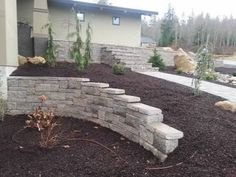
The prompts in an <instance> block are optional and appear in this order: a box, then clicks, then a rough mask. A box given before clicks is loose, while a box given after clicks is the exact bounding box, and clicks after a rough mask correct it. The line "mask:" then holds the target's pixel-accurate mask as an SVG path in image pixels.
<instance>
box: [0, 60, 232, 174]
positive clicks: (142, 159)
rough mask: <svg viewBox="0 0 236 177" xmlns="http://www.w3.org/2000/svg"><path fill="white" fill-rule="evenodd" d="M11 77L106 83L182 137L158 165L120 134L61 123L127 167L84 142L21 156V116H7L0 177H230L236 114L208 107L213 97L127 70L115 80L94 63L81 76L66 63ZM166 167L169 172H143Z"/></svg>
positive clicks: (0, 132)
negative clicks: (154, 111) (154, 110)
mask: <svg viewBox="0 0 236 177" xmlns="http://www.w3.org/2000/svg"><path fill="white" fill-rule="evenodd" d="M13 75H23V76H32V75H33V76H67V77H70V76H73V77H88V78H90V79H91V80H92V81H98V82H108V83H110V86H111V87H115V88H123V89H125V90H126V93H127V94H130V95H136V96H140V97H141V99H142V102H143V103H146V104H148V105H151V106H155V107H158V108H160V109H162V110H163V114H164V123H166V124H168V125H170V126H172V127H174V128H176V129H179V130H181V131H183V132H184V138H183V139H181V140H180V141H179V147H178V148H177V149H176V150H175V151H174V152H173V153H171V154H170V155H169V157H168V158H167V160H166V161H165V162H164V163H159V162H158V161H155V160H154V157H153V156H152V154H151V153H150V152H147V151H146V150H144V149H143V148H141V147H140V146H139V145H138V144H135V143H131V142H129V141H127V140H125V141H122V140H121V139H120V137H121V136H120V135H118V134H116V133H113V132H111V131H110V130H107V129H105V128H100V127H99V126H97V127H99V128H98V129H95V128H94V126H95V125H94V124H91V123H87V122H81V121H79V120H76V119H71V118H65V122H66V123H65V124H66V127H67V128H68V129H71V130H73V129H76V130H80V131H81V136H82V137H86V138H91V139H95V140H97V141H99V142H101V143H102V144H104V145H106V146H108V147H109V148H112V147H113V146H114V144H115V146H117V147H118V148H115V149H113V150H114V151H115V152H116V153H117V154H118V155H119V156H121V157H122V158H123V159H125V160H126V161H127V162H128V163H127V164H126V163H124V162H123V161H118V160H117V159H116V158H115V157H114V156H113V155H112V154H111V153H109V152H108V151H106V150H104V149H103V148H101V147H99V146H97V145H94V144H90V143H86V142H70V146H71V148H68V149H64V148H56V149H52V150H50V151H46V152H45V151H40V150H38V149H37V148H32V149H31V150H32V152H24V151H22V150H19V148H17V144H15V143H13V142H12V140H11V136H12V134H13V133H14V132H16V131H17V130H19V129H20V128H21V127H22V126H23V124H24V119H23V118H24V117H25V116H16V117H7V118H6V121H4V122H3V123H0V137H1V138H0V149H1V151H2V152H1V153H0V176H4V177H5V176H6V177H12V176H40V175H39V174H41V176H56V177H60V176H67V177H68V176H91V177H96V176H99V177H101V176H107V177H108V176H112V177H113V176H117V177H118V176H119V177H121V176H122V177H130V176H139V177H143V176H148V177H151V176H156V177H177V176H178V177H190V176H191V177H235V176H236V148H235V147H236V114H235V113H231V112H228V111H222V110H220V109H218V108H216V107H215V106H214V104H215V102H217V101H219V100H221V98H219V97H216V96H213V95H210V94H207V93H204V92H203V93H202V94H201V95H200V96H193V94H192V90H191V89H190V88H188V87H185V86H182V85H178V84H175V83H171V82H167V81H165V80H162V79H157V78H153V77H150V76H145V75H142V74H138V73H135V72H131V71H128V72H126V73H125V75H120V76H117V75H114V74H112V72H111V68H110V67H109V66H106V65H99V64H92V65H90V66H89V68H88V69H87V70H85V71H83V72H77V71H76V69H75V66H74V65H73V64H69V63H61V64H58V65H57V67H56V68H50V69H48V68H47V67H44V66H41V67H32V66H30V65H25V66H21V67H19V68H18V70H17V71H15V72H14V73H13ZM87 134H88V135H87ZM32 137H34V136H31V134H30V132H27V131H26V132H25V133H23V135H22V134H21V136H20V137H19V138H20V139H22V140H23V141H26V140H28V141H31V140H32ZM33 140H34V139H33ZM128 142H129V143H128ZM180 162H183V163H182V164H180V165H177V166H175V164H179V163H180ZM172 165H174V166H172ZM166 166H172V167H171V168H166V169H162V170H145V168H146V167H166Z"/></svg>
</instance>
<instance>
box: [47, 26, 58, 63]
mask: <svg viewBox="0 0 236 177" xmlns="http://www.w3.org/2000/svg"><path fill="white" fill-rule="evenodd" d="M44 28H47V29H48V45H47V49H46V52H45V54H44V58H45V59H46V62H47V64H48V65H49V66H51V67H55V65H56V59H57V54H58V50H57V48H58V46H57V45H56V44H55V43H54V40H53V33H54V32H53V30H52V24H51V23H48V24H46V25H45V26H44Z"/></svg>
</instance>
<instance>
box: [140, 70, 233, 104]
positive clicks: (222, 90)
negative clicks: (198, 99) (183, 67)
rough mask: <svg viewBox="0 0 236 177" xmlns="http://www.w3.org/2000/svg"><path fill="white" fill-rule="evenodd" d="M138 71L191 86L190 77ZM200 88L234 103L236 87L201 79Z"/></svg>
mask: <svg viewBox="0 0 236 177" xmlns="http://www.w3.org/2000/svg"><path fill="white" fill-rule="evenodd" d="M140 73H141V74H145V75H148V76H153V77H157V78H161V79H164V80H167V81H170V82H175V83H178V84H182V85H185V86H188V87H192V78H188V77H183V76H177V75H174V74H167V73H162V72H140ZM200 90H202V91H205V92H207V93H210V94H212V95H216V96H219V97H222V98H223V100H225V99H226V100H229V101H232V102H235V103H236V89H235V88H231V87H227V86H223V85H219V84H214V83H211V82H206V81H202V84H201V87H200Z"/></svg>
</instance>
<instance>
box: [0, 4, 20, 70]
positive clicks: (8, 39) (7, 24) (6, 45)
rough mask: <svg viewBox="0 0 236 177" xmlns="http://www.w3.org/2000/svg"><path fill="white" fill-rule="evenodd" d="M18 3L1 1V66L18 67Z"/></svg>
mask: <svg viewBox="0 0 236 177" xmlns="http://www.w3.org/2000/svg"><path fill="white" fill-rule="evenodd" d="M16 16H17V15H16V1H15V0H1V1H0V57H1V58H0V65H11V66H16V65H17V55H18V50H17V22H16Z"/></svg>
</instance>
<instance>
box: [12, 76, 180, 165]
mask: <svg viewBox="0 0 236 177" xmlns="http://www.w3.org/2000/svg"><path fill="white" fill-rule="evenodd" d="M41 95H45V96H47V97H48V100H47V101H46V102H45V103H44V104H43V107H45V108H46V107H49V108H51V109H53V110H54V111H55V114H56V115H58V116H72V117H75V118H80V119H85V120H88V121H92V122H95V123H97V124H100V125H101V126H103V127H107V128H109V129H111V130H113V131H115V132H118V133H120V134H121V135H123V136H124V137H126V138H127V139H129V140H131V141H134V142H136V143H139V144H140V145H141V146H143V147H144V148H145V149H147V150H149V151H151V152H152V153H153V154H154V155H155V156H156V157H158V158H159V159H160V160H161V161H164V160H165V159H166V158H167V155H168V154H169V153H171V152H173V151H174V150H175V149H176V147H177V146H178V140H179V139H180V138H182V137H183V133H182V132H181V131H178V130H176V129H174V128H172V127H170V126H168V125H166V124H164V123H162V121H163V114H162V111H161V110H160V109H158V108H155V107H151V106H148V105H145V104H142V103H140V101H141V100H140V98H139V97H136V96H131V95H126V94H125V90H123V89H116V88H110V87H109V84H107V83H95V82H90V81H89V79H87V78H56V77H9V78H8V113H9V114H11V115H15V114H29V113H31V112H32V111H33V110H34V108H35V107H36V106H37V105H38V104H39V100H38V97H39V96H41Z"/></svg>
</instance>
